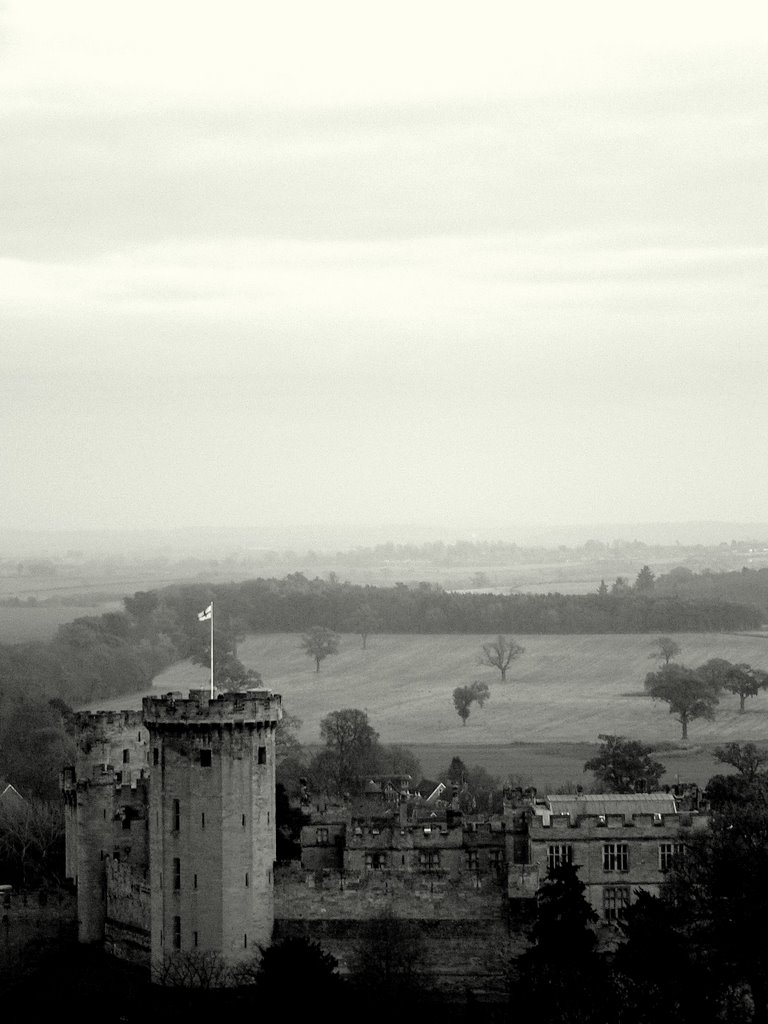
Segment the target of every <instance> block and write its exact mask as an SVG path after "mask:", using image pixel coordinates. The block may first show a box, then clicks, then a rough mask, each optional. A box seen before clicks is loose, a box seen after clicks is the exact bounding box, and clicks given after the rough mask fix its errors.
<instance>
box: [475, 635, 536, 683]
mask: <svg viewBox="0 0 768 1024" xmlns="http://www.w3.org/2000/svg"><path fill="white" fill-rule="evenodd" d="M524 652H525V648H524V647H521V646H520V644H517V643H515V641H514V640H512V639H511V638H510V639H509V640H507V638H506V637H505V636H497V637H496V639H495V640H493V641H490V642H489V643H486V644H483V649H482V654H481V655H480V662H479V664H481V665H490V667H491V668H497V669H498V670H499V672H501V681H502V683H504V682H506V680H507V669H508V668H509V666H510V664H511V663H512V662H513V661H514V660H515V658H519V657H520V655H521V654H523V653H524Z"/></svg>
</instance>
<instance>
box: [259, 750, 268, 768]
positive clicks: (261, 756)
mask: <svg viewBox="0 0 768 1024" xmlns="http://www.w3.org/2000/svg"><path fill="white" fill-rule="evenodd" d="M266 763H267V748H266V747H259V764H266Z"/></svg>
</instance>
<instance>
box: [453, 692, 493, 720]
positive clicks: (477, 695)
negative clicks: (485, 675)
mask: <svg viewBox="0 0 768 1024" xmlns="http://www.w3.org/2000/svg"><path fill="white" fill-rule="evenodd" d="M490 695H491V692H490V690H489V689H488V684H487V683H478V682H474V683H470V684H469V686H457V687H456V689H455V690H454V691H453V706H454V707H455V708H456V714H457V715H458V716H459V718H460V719H461V724H462V725H466V724H467V719H468V718H469V712H470V710H471V708H472V705H473V704H475V703H476V704H478V705H479V706H480V707H483V705H484V704H485V702H486V701H487V700H488V698H489V697H490Z"/></svg>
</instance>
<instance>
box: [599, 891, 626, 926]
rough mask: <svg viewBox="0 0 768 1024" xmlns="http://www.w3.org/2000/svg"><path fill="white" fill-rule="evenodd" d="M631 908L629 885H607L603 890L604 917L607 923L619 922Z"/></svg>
mask: <svg viewBox="0 0 768 1024" xmlns="http://www.w3.org/2000/svg"><path fill="white" fill-rule="evenodd" d="M628 907H629V886H628V885H606V887H605V888H604V889H603V917H604V918H605V920H606V921H618V920H619V918H621V917H624V915H625V914H626V912H627V908H628Z"/></svg>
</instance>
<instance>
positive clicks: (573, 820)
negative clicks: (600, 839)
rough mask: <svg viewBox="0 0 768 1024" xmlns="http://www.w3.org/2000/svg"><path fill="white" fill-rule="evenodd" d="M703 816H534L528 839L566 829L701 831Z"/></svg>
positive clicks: (583, 830)
mask: <svg viewBox="0 0 768 1024" xmlns="http://www.w3.org/2000/svg"><path fill="white" fill-rule="evenodd" d="M707 820H708V819H707V817H706V815H703V814H698V813H697V812H691V811H677V812H666V811H664V812H662V811H657V812H655V813H649V812H644V813H636V814H579V815H576V814H568V813H567V812H563V813H561V814H551V815H549V816H548V817H546V818H544V817H540V816H538V815H536V816H533V817H532V818H531V820H530V825H529V828H530V834H531V838H535V837H536V835H538V834H541V833H543V832H546V833H550V832H553V831H554V832H557V831H562V830H565V829H568V830H569V831H570V830H580V831H581V832H585V833H592V832H595V833H597V832H599V833H601V834H603V833H605V832H611V831H615V830H617V829H621V830H624V829H632V830H634V831H637V832H638V833H646V832H648V833H651V832H654V831H656V830H658V829H661V830H668V829H670V828H672V829H679V828H702V827H704V826H705V825H706V823H707Z"/></svg>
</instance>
